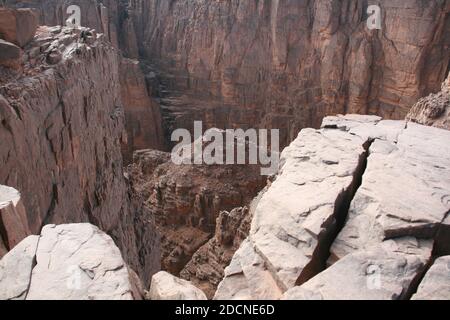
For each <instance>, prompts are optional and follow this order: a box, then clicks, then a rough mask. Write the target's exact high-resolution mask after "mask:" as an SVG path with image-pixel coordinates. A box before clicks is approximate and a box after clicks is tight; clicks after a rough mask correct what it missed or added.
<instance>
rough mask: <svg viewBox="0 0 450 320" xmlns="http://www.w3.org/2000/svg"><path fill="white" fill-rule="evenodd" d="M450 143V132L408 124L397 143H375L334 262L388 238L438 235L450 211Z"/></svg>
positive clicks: (334, 248)
mask: <svg viewBox="0 0 450 320" xmlns="http://www.w3.org/2000/svg"><path fill="white" fill-rule="evenodd" d="M382 123H383V122H381V123H380V124H382ZM380 124H379V125H380ZM379 125H377V127H378V126H379ZM352 130H355V129H352ZM448 141H450V133H449V132H448V131H446V130H440V129H436V128H431V127H425V126H421V125H417V124H414V123H409V124H408V126H407V128H406V129H403V130H401V131H400V132H399V134H398V136H397V138H396V139H395V141H394V140H389V139H386V140H382V139H376V140H375V141H374V142H373V144H372V146H371V148H370V150H369V152H370V156H369V158H368V164H367V169H366V171H365V173H364V178H363V182H362V185H361V187H360V188H359V190H358V192H357V193H356V195H355V198H354V199H353V201H352V204H351V207H350V210H349V215H348V218H347V221H346V224H345V226H344V228H343V230H342V231H341V233H340V234H339V236H338V237H337V239H336V241H335V242H334V244H333V246H332V248H331V257H330V260H329V263H334V262H336V261H337V260H339V259H341V258H343V257H344V256H345V255H347V254H350V253H353V252H354V251H356V250H361V249H364V248H366V247H370V246H373V245H375V244H377V243H380V242H381V241H383V240H384V239H389V238H398V237H405V236H414V237H418V238H428V239H432V238H435V237H436V234H437V232H438V230H439V228H440V226H441V225H442V224H443V222H444V219H445V217H446V215H447V213H448V212H449V211H450V180H449V179H444V178H443V177H449V176H450V146H449V145H448V143H447V142H448ZM441 246H442V244H441Z"/></svg>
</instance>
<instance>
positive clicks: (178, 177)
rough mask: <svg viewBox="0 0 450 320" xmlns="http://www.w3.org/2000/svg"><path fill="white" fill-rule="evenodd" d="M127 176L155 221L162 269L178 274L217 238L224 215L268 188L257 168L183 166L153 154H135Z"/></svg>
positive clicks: (144, 151)
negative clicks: (215, 234) (200, 250)
mask: <svg viewBox="0 0 450 320" xmlns="http://www.w3.org/2000/svg"><path fill="white" fill-rule="evenodd" d="M128 173H129V175H130V180H131V181H132V185H133V188H134V191H135V192H136V193H137V194H139V195H140V196H141V198H143V199H145V200H146V206H147V207H148V209H149V210H150V211H151V212H152V213H153V215H154V216H155V221H156V225H157V226H158V229H159V230H160V233H161V236H162V239H161V245H162V248H161V251H162V257H161V261H162V268H163V270H166V271H169V272H171V273H172V274H175V275H178V274H179V273H180V271H181V270H182V269H183V268H184V267H185V265H186V264H187V263H188V262H189V261H190V260H191V258H192V256H193V255H194V253H195V252H196V251H197V250H198V249H200V247H202V246H203V245H205V244H206V243H207V242H208V241H209V240H210V239H211V238H213V237H214V233H215V232H216V219H217V218H218V217H219V214H220V212H222V211H224V210H227V211H231V210H232V209H234V208H236V207H239V206H245V205H249V204H250V202H251V201H252V199H253V198H254V197H255V196H256V194H257V193H258V192H259V191H260V190H261V189H262V188H264V186H265V183H266V177H264V176H261V175H260V169H259V166H256V165H254V166H245V165H240V166H239V165H232V166H207V165H181V166H179V165H175V164H174V163H173V162H172V161H171V160H170V154H168V153H163V152H159V151H153V150H143V151H139V152H136V153H135V155H134V160H133V164H132V165H131V166H130V167H129V168H128ZM238 224H239V223H238ZM219 225H221V224H219ZM218 228H219V229H221V228H220V227H218ZM224 228H225V227H224ZM226 229H227V230H228V232H229V231H230V229H229V228H226ZM223 232H225V231H223ZM216 233H217V232H216ZM226 242H227V241H226ZM227 245H228V242H227ZM231 255H232V253H231ZM194 278H195V276H192V277H190V280H191V281H192V280H194ZM211 281H212V282H214V279H213V276H212V277H211Z"/></svg>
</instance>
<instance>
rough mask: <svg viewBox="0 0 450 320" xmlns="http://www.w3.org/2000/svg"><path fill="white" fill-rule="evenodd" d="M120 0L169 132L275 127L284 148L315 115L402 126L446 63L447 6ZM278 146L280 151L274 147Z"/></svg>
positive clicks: (435, 86) (319, 0) (321, 0)
mask: <svg viewBox="0 0 450 320" xmlns="http://www.w3.org/2000/svg"><path fill="white" fill-rule="evenodd" d="M377 4H380V7H381V9H382V29H381V30H380V31H378V30H373V31H370V30H369V29H368V28H367V26H366V20H367V17H368V15H367V14H366V11H367V6H368V2H367V1H359V0H350V1H331V0H316V1H275V0H273V1H246V0H233V1H213V0H208V1H190V0H176V1H170V2H167V1H158V0H150V1H147V0H139V1H133V2H130V5H129V7H130V9H129V15H130V16H131V17H132V18H133V20H134V21H135V25H136V26H137V31H136V34H137V37H138V43H139V47H140V49H141V51H142V52H143V53H144V56H145V57H146V58H147V59H149V60H150V61H151V62H152V63H153V64H154V66H155V69H156V71H157V73H158V74H159V75H160V77H161V83H162V99H161V105H162V109H163V116H164V117H165V118H166V119H167V121H168V127H169V130H168V131H169V132H170V129H172V128H179V127H182V128H185V127H186V124H189V123H192V122H193V120H202V121H203V122H204V123H205V126H208V127H218V128H224V127H228V128H229V127H239V126H240V127H248V126H252V127H254V126H258V127H265V128H280V129H282V142H284V144H287V143H289V142H290V141H292V140H294V139H295V137H296V135H297V133H298V132H299V130H300V129H302V128H305V127H311V126H313V127H319V126H320V123H321V121H322V118H323V117H324V116H325V115H330V114H337V113H360V114H367V113H369V114H378V115H380V116H382V117H384V118H388V119H389V118H391V119H403V118H404V117H405V115H406V114H407V113H408V111H409V109H410V107H411V106H412V105H413V104H414V103H415V102H416V101H417V100H418V98H420V97H422V96H425V95H427V94H429V93H430V92H437V91H438V90H439V86H440V84H441V83H442V81H443V79H444V78H445V76H446V70H448V69H447V67H448V63H449V56H450V54H449V50H450V49H449V43H450V36H449V33H448V32H446V30H448V29H449V26H450V19H449V14H448V13H449V11H450V4H449V3H448V1H426V0H421V1H407V2H405V1H403V2H401V1H391V0H382V1H378V2H377ZM282 144H283V143H282Z"/></svg>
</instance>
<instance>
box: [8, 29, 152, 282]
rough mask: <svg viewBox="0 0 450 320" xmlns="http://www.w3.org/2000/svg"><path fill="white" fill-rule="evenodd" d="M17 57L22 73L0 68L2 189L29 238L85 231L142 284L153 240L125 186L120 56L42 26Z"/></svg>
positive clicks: (73, 33) (88, 39)
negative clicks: (65, 226) (18, 205)
mask: <svg viewBox="0 0 450 320" xmlns="http://www.w3.org/2000/svg"><path fill="white" fill-rule="evenodd" d="M21 50H23V60H21V61H20V66H21V69H20V70H17V71H14V70H10V69H8V68H2V67H0V74H1V78H0V136H1V139H0V164H1V165H0V183H1V184H4V185H7V186H10V187H14V188H15V189H17V190H19V191H20V192H21V194H22V199H21V200H22V202H23V205H24V207H25V211H26V215H25V218H26V219H25V221H24V223H25V225H26V226H27V227H28V228H29V231H30V232H31V233H33V234H37V233H39V231H40V230H41V228H42V226H44V225H46V224H49V223H57V224H59V223H73V222H91V223H92V224H94V225H97V226H98V227H99V228H100V229H101V230H103V231H105V232H107V233H108V234H109V235H111V236H112V237H113V239H114V240H115V241H116V243H117V244H118V246H119V247H120V249H121V250H122V254H123V256H124V258H125V260H126V261H127V262H128V263H129V264H130V267H131V268H132V269H134V270H135V271H136V272H138V274H139V275H140V276H141V277H142V279H143V282H144V283H146V284H147V285H148V284H149V281H150V278H151V276H152V274H153V273H154V272H156V271H159V260H158V259H155V258H154V256H158V255H159V252H158V250H159V249H158V241H159V239H158V236H157V234H156V231H155V230H154V226H153V224H152V218H151V215H150V214H149V213H148V212H147V211H146V210H145V208H143V207H142V206H141V205H140V204H139V203H138V202H136V201H134V199H135V196H133V195H131V194H130V193H129V190H128V185H127V182H126V181H125V179H124V172H123V168H122V164H123V161H122V156H121V152H120V150H121V142H122V141H123V137H124V136H125V134H124V132H125V129H124V116H123V108H122V102H121V95H120V85H119V73H118V55H117V51H116V50H115V49H114V48H113V47H112V46H111V44H109V43H108V42H107V41H106V39H105V37H104V36H102V35H98V34H97V33H96V32H95V31H94V30H91V29H86V28H82V29H69V28H62V27H40V28H39V29H38V31H37V34H36V37H35V38H34V39H33V40H32V41H31V42H30V43H29V44H27V45H26V46H25V47H24V48H21ZM2 216H3V212H2ZM6 227H7V230H6V233H5V232H2V235H3V234H7V236H8V239H10V238H11V239H14V237H16V238H20V237H22V234H21V230H20V229H16V228H12V227H11V228H10V227H9V226H6ZM16 233H17V234H16ZM7 248H8V249H10V248H9V244H8V245H7Z"/></svg>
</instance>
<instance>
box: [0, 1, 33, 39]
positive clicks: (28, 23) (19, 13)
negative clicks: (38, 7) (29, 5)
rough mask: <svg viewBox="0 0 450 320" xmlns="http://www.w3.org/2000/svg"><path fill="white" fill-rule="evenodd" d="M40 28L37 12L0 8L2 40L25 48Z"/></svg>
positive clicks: (0, 35)
mask: <svg viewBox="0 0 450 320" xmlns="http://www.w3.org/2000/svg"><path fill="white" fill-rule="evenodd" d="M37 27H38V18H37V14H36V12H34V11H33V10H30V9H17V10H13V9H7V8H0V38H1V39H4V40H6V41H8V42H12V43H14V44H16V45H18V46H19V47H24V46H25V45H26V44H28V43H29V42H30V41H31V40H32V39H33V37H34V34H35V33H36V29H37Z"/></svg>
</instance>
